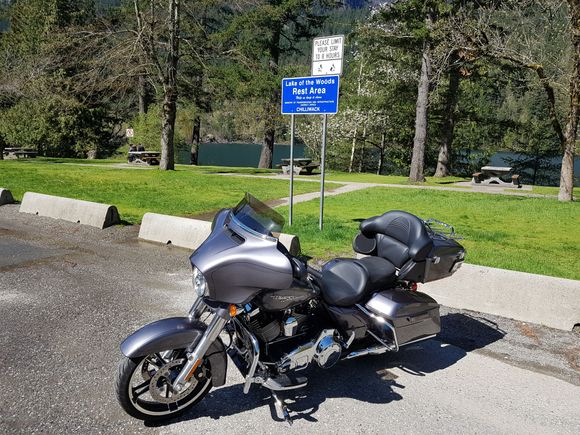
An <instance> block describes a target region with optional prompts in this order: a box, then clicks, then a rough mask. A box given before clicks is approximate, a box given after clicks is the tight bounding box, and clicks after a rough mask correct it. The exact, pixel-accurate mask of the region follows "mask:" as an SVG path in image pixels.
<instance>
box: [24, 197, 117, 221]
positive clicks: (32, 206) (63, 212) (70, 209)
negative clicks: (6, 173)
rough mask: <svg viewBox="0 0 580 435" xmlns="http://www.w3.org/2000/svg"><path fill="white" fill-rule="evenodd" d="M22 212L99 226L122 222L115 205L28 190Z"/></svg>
mask: <svg viewBox="0 0 580 435" xmlns="http://www.w3.org/2000/svg"><path fill="white" fill-rule="evenodd" d="M20 212H21V213H31V214H36V215H38V216H46V217H51V218H54V219H62V220H65V221H69V222H75V223H79V224H82V225H90V226H92V227H97V228H106V227H110V226H111V225H115V224H118V223H119V222H120V219H119V212H118V211H117V208H116V207H115V206H113V205H108V204H100V203H97V202H89V201H81V200H78V199H71V198H62V197H60V196H52V195H44V194H42V193H35V192H26V193H25V194H24V198H22V204H21V205H20Z"/></svg>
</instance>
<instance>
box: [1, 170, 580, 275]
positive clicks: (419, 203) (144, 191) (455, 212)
mask: <svg viewBox="0 0 580 435" xmlns="http://www.w3.org/2000/svg"><path fill="white" fill-rule="evenodd" d="M109 162H111V161H84V160H81V161H79V160H72V159H36V160H16V161H15V160H10V161H0V187H4V188H8V189H10V190H11V191H12V193H13V194H14V196H15V198H16V199H17V200H20V199H21V198H22V195H23V194H24V192H26V191H34V192H40V193H46V194H52V195H59V196H65V197H70V198H78V199H84V200H89V201H96V202H103V203H109V204H114V205H116V206H117V207H118V208H119V212H120V214H121V217H122V219H124V220H125V221H127V222H129V223H139V222H140V220H141V218H142V216H143V214H144V213H146V212H148V211H151V212H157V213H164V214H171V215H176V216H192V215H198V214H202V213H207V212H211V211H214V210H217V209H219V208H222V207H231V206H233V205H235V204H236V203H237V202H238V201H239V200H240V199H241V197H242V195H243V194H244V192H246V191H248V192H251V193H252V194H253V195H255V196H256V197H258V198H259V199H261V200H264V201H267V200H271V199H277V198H282V197H285V196H287V195H288V182H287V181H284V180H268V179H263V178H252V177H224V176H222V175H217V174H215V173H221V172H234V173H242V174H253V173H269V172H271V171H269V170H265V171H264V170H258V171H257V172H256V170H255V169H253V168H220V167H188V166H178V167H177V170H176V171H167V172H166V171H158V170H155V169H152V170H142V169H118V168H114V167H108V166H109ZM59 163H60V164H59ZM62 163H83V164H84V163H90V165H83V166H74V165H70V164H62ZM93 163H106V165H105V166H93V165H92V164H93ZM111 163H119V161H112V162H111ZM335 175H336V174H335ZM342 175H345V174H342ZM350 175H352V177H351V180H352V181H362V180H361V177H362V178H363V179H364V180H365V181H371V180H373V178H374V177H378V176H376V175H373V174H349V176H350ZM336 176H337V177H340V178H341V179H342V180H346V178H342V176H341V175H340V174H338V175H336ZM380 177H381V178H385V179H386V180H388V179H389V178H390V179H391V180H389V181H386V182H388V183H391V182H396V180H399V182H403V181H405V180H406V178H405V177H383V176H380ZM372 182H375V181H372ZM318 187H319V186H318V183H306V182H300V181H297V182H296V185H295V194H300V193H306V192H312V191H317V190H318ZM332 187H333V185H332V184H330V185H328V186H327V188H332ZM318 204H319V203H318V200H315V201H310V202H306V203H299V204H296V205H295V217H294V222H295V223H294V225H293V226H292V227H291V228H289V227H287V228H286V231H287V232H290V233H295V234H298V235H299V236H300V241H301V244H302V247H303V250H304V252H305V253H306V254H309V255H312V256H314V257H316V258H318V259H328V258H331V257H333V256H339V255H346V256H352V255H353V252H352V249H351V241H352V239H353V237H354V236H355V234H356V232H357V229H358V225H359V221H360V220H362V219H365V218H368V217H370V216H374V215H378V214H381V213H383V212H385V211H388V210H393V209H401V210H407V211H409V212H411V213H415V214H417V215H418V216H420V217H423V218H428V217H434V218H436V219H440V220H443V221H445V222H448V223H450V224H452V225H454V226H455V228H456V229H457V232H458V233H459V234H461V235H463V236H464V237H465V239H464V240H463V241H462V243H463V244H464V245H465V247H466V248H467V250H468V255H467V261H468V262H470V263H474V264H481V265H486V266H492V267H499V268H504V269H513V270H520V271H524V272H531V273H539V274H544V275H552V276H561V277H566V278H572V279H580V260H579V259H580V204H578V203H577V202H574V203H562V202H558V201H557V200H555V199H551V198H526V197H515V196H502V195H486V194H480V193H471V192H449V191H438V190H431V189H430V190H419V189H397V188H388V187H376V188H372V189H367V190H362V191H357V192H352V193H348V194H344V195H340V196H335V197H328V198H327V199H326V201H325V204H326V207H325V229H324V231H323V232H322V233H320V232H319V231H318ZM280 211H281V212H282V213H283V215H284V216H285V217H287V208H281V209H280Z"/></svg>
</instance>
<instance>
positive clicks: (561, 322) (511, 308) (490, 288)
mask: <svg viewBox="0 0 580 435" xmlns="http://www.w3.org/2000/svg"><path fill="white" fill-rule="evenodd" d="M419 290H420V291H424V292H425V293H427V294H429V295H431V296H433V297H434V298H435V299H436V300H437V302H439V303H440V304H443V305H447V306H449V307H454V308H464V309H468V310H474V311H481V312H483V313H489V314H496V315H498V316H503V317H509V318H512V319H516V320H521V321H524V322H531V323H540V324H542V325H546V326H549V327H552V328H557V329H564V330H567V331H570V330H572V328H573V327H574V325H576V324H580V281H576V280H572V279H564V278H554V277H551V276H544V275H535V274H531V273H524V272H516V271H513V270H504V269H496V268H493V267H485V266H476V265H473V264H464V265H463V266H462V267H461V268H460V269H459V270H458V271H457V272H456V273H455V274H454V275H452V276H451V277H449V278H446V279H442V280H439V281H434V282H430V283H426V284H421V285H420V286H419Z"/></svg>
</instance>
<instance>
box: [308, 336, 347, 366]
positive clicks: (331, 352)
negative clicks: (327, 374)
mask: <svg viewBox="0 0 580 435" xmlns="http://www.w3.org/2000/svg"><path fill="white" fill-rule="evenodd" d="M340 354H341V347H340V344H338V343H337V341H336V340H335V339H334V337H333V336H330V335H327V336H326V337H324V338H323V339H322V340H320V342H319V343H318V346H316V354H315V355H314V359H315V360H316V362H317V363H318V365H319V366H320V367H321V368H323V369H328V368H330V367H332V366H333V365H335V364H336V363H337V362H338V361H339V360H340Z"/></svg>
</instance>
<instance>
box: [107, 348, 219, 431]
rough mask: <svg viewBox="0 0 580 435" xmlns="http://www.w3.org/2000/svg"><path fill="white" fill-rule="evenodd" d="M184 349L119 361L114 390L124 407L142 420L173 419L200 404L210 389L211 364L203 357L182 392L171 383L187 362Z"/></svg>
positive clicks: (128, 412) (130, 413) (125, 358)
mask: <svg viewBox="0 0 580 435" xmlns="http://www.w3.org/2000/svg"><path fill="white" fill-rule="evenodd" d="M185 361H186V359H185V351H183V350H173V351H167V352H157V353H155V354H151V355H147V356H142V357H137V358H127V357H124V358H123V360H121V362H120V363H119V370H118V372H117V379H116V382H115V389H116V393H117V400H118V401H119V404H120V405H121V407H122V408H123V409H124V410H125V412H127V414H129V415H130V416H132V417H135V418H137V419H140V420H149V421H152V420H165V419H170V418H174V417H176V416H178V415H180V414H182V413H183V412H185V411H186V410H188V409H190V408H191V407H193V406H194V405H196V404H197V403H199V402H200V401H201V400H202V399H203V398H204V397H205V395H206V394H207V393H208V392H209V391H210V390H211V387H212V381H211V367H210V366H209V361H207V360H204V361H203V363H202V364H201V365H200V366H199V367H198V368H197V370H196V371H195V373H194V375H193V376H192V378H191V380H190V382H188V383H187V384H186V385H185V387H184V389H183V391H182V392H181V393H179V394H178V393H174V392H173V390H172V389H171V387H170V385H171V382H172V380H174V379H175V378H176V377H177V374H178V373H179V371H180V370H181V368H182V367H183V365H184V364H185Z"/></svg>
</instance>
